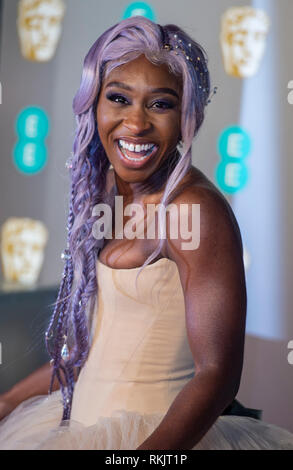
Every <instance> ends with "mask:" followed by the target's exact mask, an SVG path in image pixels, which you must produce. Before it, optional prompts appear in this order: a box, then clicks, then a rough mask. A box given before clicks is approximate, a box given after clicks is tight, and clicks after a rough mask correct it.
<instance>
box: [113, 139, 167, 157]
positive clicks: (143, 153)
mask: <svg viewBox="0 0 293 470" xmlns="http://www.w3.org/2000/svg"><path fill="white" fill-rule="evenodd" d="M117 144H118V147H119V150H120V152H121V153H122V154H123V156H124V157H125V158H126V159H127V160H130V161H134V162H140V161H143V160H146V159H147V158H148V157H150V156H151V155H154V154H155V153H156V152H157V150H158V148H159V147H158V145H156V144H152V146H151V147H150V148H149V149H148V150H145V149H142V150H140V151H138V152H136V151H134V150H130V149H129V148H124V147H122V145H121V144H120V142H119V141H117Z"/></svg>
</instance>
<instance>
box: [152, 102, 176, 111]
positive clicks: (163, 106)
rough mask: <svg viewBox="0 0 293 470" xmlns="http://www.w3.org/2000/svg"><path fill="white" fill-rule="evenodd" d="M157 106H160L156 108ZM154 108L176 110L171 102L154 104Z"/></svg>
mask: <svg viewBox="0 0 293 470" xmlns="http://www.w3.org/2000/svg"><path fill="white" fill-rule="evenodd" d="M155 105H158V106H155ZM152 106H153V107H155V108H157V109H171V108H174V104H173V103H170V102H169V101H156V102H155V103H153V105H152Z"/></svg>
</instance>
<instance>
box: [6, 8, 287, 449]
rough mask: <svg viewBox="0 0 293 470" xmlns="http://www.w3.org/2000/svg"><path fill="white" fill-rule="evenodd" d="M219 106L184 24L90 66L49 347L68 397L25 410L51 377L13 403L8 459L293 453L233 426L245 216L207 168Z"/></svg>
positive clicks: (115, 38)
mask: <svg viewBox="0 0 293 470" xmlns="http://www.w3.org/2000/svg"><path fill="white" fill-rule="evenodd" d="M209 97H210V80H209V73H208V69H207V63H206V57H205V54H204V52H203V50H202V49H201V47H200V46H199V45H198V44H197V43H196V42H194V41H193V40H192V39H191V38H190V37H189V36H187V35H186V34H185V33H184V32H183V31H182V30H181V29H180V28H178V27H176V26H174V25H167V26H165V27H161V26H159V25H157V24H155V23H153V22H151V21H149V20H147V19H146V18H143V17H134V18H130V19H127V20H124V21H122V22H120V23H119V24H117V25H115V26H113V27H112V28H110V29H109V30H107V31H106V32H105V33H104V34H103V35H102V36H101V37H100V38H99V39H98V40H97V41H96V43H95V44H94V45H93V46H92V48H91V49H90V51H89V53H88V54H87V56H86V58H85V63H84V70H83V75H82V81H81V85H80V88H79V90H78V92H77V95H76V96H75V99H74V104H73V107H74V112H75V114H76V116H77V132H76V138H75V142H74V156H73V159H72V161H71V164H70V165H69V166H70V167H71V181H72V185H71V201H70V210H69V218H68V246H67V250H66V252H65V253H64V259H65V268H64V274H63V279H62V283H61V287H60V292H59V297H58V299H57V304H56V309H55V312H54V315H53V318H52V321H51V323H50V325H49V328H48V331H47V333H46V338H47V347H48V351H49V354H50V356H51V358H52V360H51V362H52V365H53V374H52V378H51V385H50V390H51V391H52V390H54V391H53V393H51V394H50V395H49V396H48V397H44V396H43V393H39V395H40V396H37V397H36V395H37V393H36V389H35V391H34V396H31V397H30V398H28V397H27V395H26V398H27V399H25V400H24V401H23V402H22V403H20V401H21V400H20V395H21V393H20V392H19V391H20V390H24V389H26V391H27V389H28V387H29V385H28V384H31V383H34V384H35V383H36V377H37V376H39V375H38V373H36V374H37V375H34V377H33V378H32V377H31V378H30V379H27V381H25V382H23V384H24V383H25V385H22V387H21V385H18V386H16V387H15V388H14V392H13V390H12V391H11V393H10V398H11V399H10V401H9V392H8V394H6V398H7V397H8V399H7V400H6V404H8V405H9V404H10V406H11V407H12V406H13V403H14V405H15V404H16V403H20V404H19V406H17V407H16V408H15V409H14V411H12V412H11V413H10V415H7V416H6V417H5V418H4V419H3V420H2V424H1V423H0V448H6V449H7V448H12V449H24V448H26V449H55V448H56V449H289V448H290V449H292V448H293V435H292V434H291V433H289V432H288V431H286V430H283V429H281V428H279V427H276V426H273V425H270V424H267V423H264V422H261V421H259V420H257V419H254V418H252V417H247V416H233V415H226V414H225V410H227V408H228V407H229V406H230V405H231V403H233V399H234V397H235V396H236V394H237V391H238V389H239V384H240V377H241V371H242V363H243V349H244V337H245V317H246V287H245V275H244V268H243V256H242V255H243V252H242V241H241V235H240V232H239V228H238V225H237V222H236V220H235V217H234V215H233V212H232V210H231V208H230V206H229V204H228V203H227V202H226V200H225V198H224V197H223V196H222V195H221V194H220V192H219V191H218V190H217V189H216V188H215V186H214V185H213V184H212V183H211V182H210V181H209V180H208V179H207V178H206V177H205V176H204V175H203V174H202V173H201V172H200V171H199V170H198V169H196V168H195V167H194V166H193V165H192V164H191V144H192V140H193V138H194V136H195V135H196V134H197V132H198V130H199V128H200V126H201V124H202V122H203V119H204V110H205V106H206V105H207V103H208V102H209ZM178 146H179V147H181V148H182V152H180V151H179V150H178ZM110 164H111V166H112V169H109V167H110ZM115 196H119V197H120V199H119V201H120V202H119V203H120V206H119V204H118V205H117V204H116V202H117V198H116V197H115ZM171 203H172V204H171ZM99 204H104V205H103V206H99ZM159 204H161V206H159V207H161V210H160V211H158V212H157V213H156V212H155V213H153V216H149V212H148V209H149V208H151V207H153V206H152V205H155V207H158V205H159ZM169 204H170V206H169ZM162 207H165V208H166V207H168V208H171V207H172V211H171V212H170V213H169V214H168V215H167V216H166V215H164V210H163V209H162ZM101 208H102V209H101ZM108 209H110V210H108ZM198 209H200V217H198V214H199V212H198ZM133 210H135V211H137V213H138V215H140V217H137V218H136V219H135V224H134V225H135V229H134V228H133V220H132V219H131V216H132V214H133V212H132V211H133ZM102 211H104V212H102ZM113 212H114V214H113ZM107 214H108V215H109V214H112V217H110V218H107V217H105V216H106V215H107ZM178 214H179V215H180V217H179V218H178V217H177V218H176V215H178ZM97 216H99V217H98V218H97ZM119 221H120V222H122V223H120V229H121V227H122V229H123V230H122V233H121V230H120V231H119V230H117V227H118V225H119ZM145 221H146V222H147V223H146V225H147V227H146V226H145V225H144V224H142V222H145ZM101 222H103V224H101ZM165 222H166V226H165V229H164V223H165ZM141 224H142V225H143V227H142V225H141ZM102 226H103V228H102ZM150 226H152V227H153V228H155V230H154V236H153V237H146V236H145V234H146V233H148V232H147V230H146V228H150ZM138 227H140V230H138ZM190 227H191V232H190ZM176 228H177V229H178V230H177V233H176ZM125 229H126V230H125ZM164 230H165V233H164ZM138 233H139V234H140V235H144V236H136V237H135V236H133V234H135V235H137V234H138ZM174 233H175V234H176V236H174ZM105 234H107V235H105ZM164 235H165V236H164ZM186 235H189V236H186ZM193 236H195V240H194V239H192V240H190V238H193ZM187 240H189V242H191V244H190V243H188V242H187ZM89 332H91V334H89ZM68 348H69V350H70V353H69V352H68ZM47 370H48V369H45V368H43V369H42V373H43V374H44V377H45V375H46V373H47V372H46V371H47ZM40 373H41V372H39V374H40ZM56 378H57V380H58V382H59V383H60V387H61V390H58V386H56ZM54 380H55V382H54ZM41 387H43V385H42V386H41V385H40V387H39V390H40V389H41ZM15 391H16V392H15ZM17 391H18V392H17ZM73 392H74V393H73ZM17 395H18V399H15V397H16V396H17ZM24 396H25V393H23V395H22V398H24ZM13 397H14V401H13ZM61 397H62V400H63V407H62V403H61ZM4 399H5V397H4ZM3 402H4V403H5V400H3ZM62 408H63V415H62ZM60 421H61V424H62V426H59V424H60Z"/></svg>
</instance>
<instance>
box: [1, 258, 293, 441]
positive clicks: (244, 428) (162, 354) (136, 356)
mask: <svg viewBox="0 0 293 470" xmlns="http://www.w3.org/2000/svg"><path fill="white" fill-rule="evenodd" d="M96 268H97V279H98V285H99V289H98V295H97V300H96V305H95V311H94V322H93V325H92V340H91V346H90V352H89V355H88V358H87V361H86V363H85V364H84V366H83V368H82V369H81V371H80V374H79V377H78V380H77V382H76V384H75V389H74V395H73V402H72V411H71V418H70V421H69V423H67V425H66V426H64V425H60V424H61V423H60V422H61V418H62V398H61V391H60V390H58V391H55V392H53V393H52V394H51V395H39V396H37V397H33V398H29V399H28V400H26V401H24V402H22V403H21V404H20V405H18V407H17V408H15V410H13V411H12V412H11V413H10V415H8V416H7V417H5V418H4V419H3V420H2V421H0V449H15V450H16V449H35V450H47V449H49V450H53V449H60V450H61V449H65V450H71V449H72V450H73V449H74V450H91V449H95V450H110V449H111V450H119V449H121V450H122V449H123V450H130V449H131V450H134V449H136V448H137V447H138V446H139V445H140V444H141V443H142V442H143V441H144V440H145V439H146V438H147V437H148V436H149V435H150V434H151V433H152V432H153V431H154V430H155V428H156V427H157V426H158V425H159V424H160V422H161V420H162V419H163V418H164V416H165V414H166V412H167V411H168V409H169V407H170V405H171V404H172V402H173V401H174V399H175V397H176V396H177V394H178V393H179V392H180V390H181V389H182V388H183V387H184V385H185V384H186V383H187V382H188V381H189V380H190V379H191V378H192V377H193V376H194V374H196V370H195V366H194V361H193V357H192V354H191V351H190V348H189V343H188V339H187V333H186V324H185V306H184V295H183V290H182V286H181V282H180V277H179V272H178V268H177V265H176V263H175V262H173V261H172V260H169V259H167V258H161V259H159V260H158V261H156V262H155V263H152V264H150V265H148V266H146V268H144V269H143V270H142V272H141V274H140V276H139V277H138V280H137V286H135V278H136V275H137V273H138V270H139V268H133V269H114V268H111V267H109V266H106V265H105V264H103V263H102V262H101V261H100V260H99V259H98V260H97V265H96ZM243 409H244V408H243ZM244 410H245V409H244ZM246 410H248V411H249V409H246ZM244 414H245V413H244ZM222 449H223V450H238V449H239V450H250V449H253V450H265V449H293V434H292V433H290V432H289V431H287V430H285V429H283V428H280V427H278V426H275V425H273V424H269V423H266V422H264V421H262V420H260V419H257V417H252V416H249V413H248V416H247V415H246V416H239V415H237V414H235V415H233V414H231V413H230V414H224V415H221V416H219V417H218V419H217V420H216V421H215V423H214V424H213V425H212V426H211V428H210V429H209V430H208V432H207V433H206V434H205V435H204V436H203V438H202V439H201V440H200V442H198V443H197V445H196V446H195V447H194V448H193V450H222Z"/></svg>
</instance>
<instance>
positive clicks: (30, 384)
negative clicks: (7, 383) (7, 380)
mask: <svg viewBox="0 0 293 470" xmlns="http://www.w3.org/2000/svg"><path fill="white" fill-rule="evenodd" d="M75 374H76V372H75ZM51 375H52V367H51V365H50V362H47V363H46V364H44V365H43V366H41V367H40V368H39V369H37V370H36V371H34V372H32V373H31V374H30V375H28V376H27V377H25V378H24V379H22V380H21V381H19V382H17V383H16V384H15V385H14V386H13V387H12V388H11V389H10V390H8V391H7V392H6V393H3V394H1V395H0V402H2V403H3V402H5V403H7V405H8V406H9V408H10V411H12V410H13V409H14V408H16V407H17V406H18V405H19V404H20V403H22V402H23V401H25V400H27V399H28V398H31V397H34V396H37V395H48V391H49V386H50V381H51ZM61 376H62V378H63V374H62V372H61ZM75 380H77V376H76V375H75ZM59 388H60V384H59V381H58V379H57V377H54V382H53V387H52V391H56V390H59ZM7 409H8V408H7ZM3 417H4V416H1V414H0V419H1V418H3Z"/></svg>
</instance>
